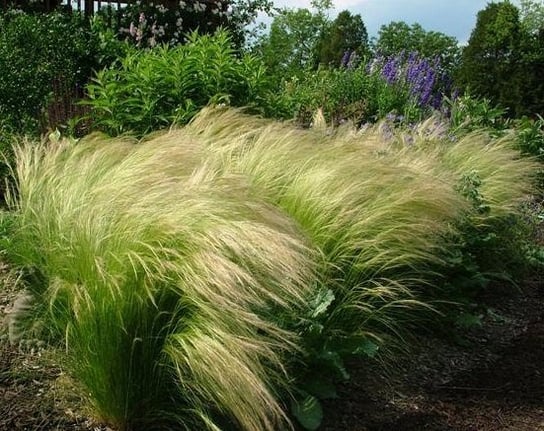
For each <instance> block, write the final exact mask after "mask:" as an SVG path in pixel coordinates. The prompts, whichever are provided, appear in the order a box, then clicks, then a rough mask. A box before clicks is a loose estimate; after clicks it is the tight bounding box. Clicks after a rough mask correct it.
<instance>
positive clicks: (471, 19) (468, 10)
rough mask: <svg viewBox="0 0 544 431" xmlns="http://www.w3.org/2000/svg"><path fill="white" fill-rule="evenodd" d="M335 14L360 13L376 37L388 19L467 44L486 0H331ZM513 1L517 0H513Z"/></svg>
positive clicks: (285, 2)
mask: <svg viewBox="0 0 544 431" xmlns="http://www.w3.org/2000/svg"><path fill="white" fill-rule="evenodd" d="M333 2H334V5H335V6H336V8H335V12H333V13H332V14H331V17H334V16H335V15H336V14H337V13H338V12H340V11H341V10H344V9H347V10H349V11H350V12H352V13H355V14H360V15H361V17H362V18H363V21H364V23H365V25H366V28H367V30H368V34H369V36H370V37H373V36H376V35H377V33H378V30H379V29H380V27H381V26H382V25H384V24H388V23H390V22H391V21H405V22H406V23H408V24H413V23H416V22H417V23H419V24H421V26H422V27H423V28H424V29H425V30H427V31H429V30H434V31H440V32H442V33H445V34H447V35H449V36H454V37H456V38H457V40H458V41H459V42H460V43H462V44H463V43H466V42H467V41H468V38H469V37H470V32H471V31H472V29H473V28H474V25H475V24H476V14H477V13H478V11H479V10H482V9H484V8H485V7H486V5H487V4H488V3H490V1H487V0H333ZM513 3H519V2H518V1H514V2H513ZM274 4H275V6H278V7H283V6H286V7H290V8H308V7H310V0H299V1H295V0H274Z"/></svg>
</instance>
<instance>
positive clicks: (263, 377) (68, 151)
mask: <svg viewBox="0 0 544 431" xmlns="http://www.w3.org/2000/svg"><path fill="white" fill-rule="evenodd" d="M315 124H316V127H315V128H314V129H311V130H301V129H297V128H295V127H293V126H292V125H290V124H281V123H276V122H273V121H270V120H265V119H261V118H257V117H252V116H249V115H245V114H243V113H242V112H240V111H239V110H234V109H217V108H208V109H205V110H203V111H202V112H200V113H199V114H198V115H197V116H196V117H195V118H194V119H193V120H192V121H191V123H190V124H189V125H187V126H186V127H184V128H181V129H172V130H170V131H167V132H159V133H156V134H154V135H151V136H148V137H146V138H145V139H144V140H143V141H141V142H139V143H134V142H131V141H130V140H129V139H126V138H117V139H111V138H106V137H103V136H98V135H94V136H91V137H87V138H85V139H83V140H82V141H81V142H79V143H77V144H71V143H68V142H60V143H50V144H42V145H38V146H31V145H25V146H22V147H20V148H19V149H18V150H17V151H16V153H17V165H16V169H15V171H16V172H15V174H16V175H15V176H16V181H17V183H16V193H14V194H13V195H11V197H10V199H8V202H9V204H10V207H11V209H12V214H11V216H10V222H9V223H6V221H5V220H4V221H3V223H2V224H3V228H5V229H8V230H9V235H8V238H9V241H8V242H7V244H6V248H7V252H8V255H9V256H10V258H11V260H12V261H14V262H15V263H16V264H18V265H19V266H20V267H22V268H23V269H24V274H25V279H26V280H27V285H28V287H27V289H28V292H27V295H29V296H30V297H31V298H33V300H34V308H33V311H32V315H31V316H30V318H31V319H30V321H31V323H32V327H33V328H39V327H40V325H39V323H40V322H41V327H42V328H43V329H44V330H43V331H42V333H43V332H45V333H48V335H49V336H50V339H51V340H52V342H57V343H60V342H62V341H63V342H64V347H65V352H66V353H65V355H66V369H67V371H68V372H69V373H70V375H72V377H73V378H74V380H75V381H76V382H77V383H78V385H79V387H80V390H81V393H82V394H83V395H84V396H85V397H86V398H87V400H88V402H89V406H90V408H91V409H92V411H93V414H94V415H95V416H96V417H97V418H99V419H101V420H104V421H105V422H107V423H109V424H111V425H113V426H115V427H116V428H117V429H120V430H148V429H169V428H174V429H179V428H181V429H187V430H194V429H211V430H219V429H223V428H226V429H231V428H234V429H242V430H247V431H261V430H275V429H286V428H288V427H289V421H288V419H287V418H286V417H285V413H284V412H283V410H282V408H281V405H282V404H281V403H280V402H279V401H278V398H279V397H280V395H281V396H285V395H286V394H289V393H290V392H291V391H292V390H293V387H292V384H293V382H298V383H302V384H304V381H306V382H308V381H313V380H314V379H313V378H312V379H310V378H304V377H303V378H301V375H300V374H299V373H301V372H302V373H303V374H304V373H305V372H306V370H304V369H303V370H302V371H301V368H300V367H299V365H300V364H301V363H302V364H304V366H306V365H317V366H319V367H329V368H332V369H333V370H334V371H336V372H337V373H338V375H340V376H344V377H345V376H346V375H347V373H346V370H345V369H344V367H343V364H342V359H343V358H344V357H345V356H347V355H351V354H364V355H367V356H373V355H375V354H376V352H377V351H378V350H379V349H381V350H384V349H383V348H382V346H384V347H386V346H387V344H385V343H384V342H385V341H388V340H389V339H390V338H392V337H393V336H394V337H399V336H400V337H402V334H403V331H406V330H407V329H410V325H407V324H406V323H410V322H412V321H413V320H414V318H415V317H417V314H416V312H417V311H419V310H421V309H422V308H425V307H426V306H425V304H424V303H423V302H422V301H421V300H420V298H419V297H418V294H419V293H420V292H421V291H423V290H424V289H422V287H425V288H426V289H427V290H432V289H433V288H434V286H435V285H434V283H435V282H436V280H437V279H439V278H440V276H441V274H447V271H448V270H449V268H450V267H451V253H450V248H451V247H454V246H457V242H456V241H457V240H458V239H459V238H461V239H465V240H466V239H467V237H468V236H469V235H470V234H471V233H472V232H473V230H470V229H467V226H472V227H474V228H480V226H481V227H484V226H488V225H491V226H495V224H493V220H494V218H493V217H498V218H500V219H502V218H504V217H507V216H508V215H509V214H511V213H512V212H515V208H516V205H517V203H518V202H519V201H520V200H521V199H522V197H523V196H524V195H525V193H526V191H527V190H529V186H528V181H529V174H527V173H525V172H524V173H521V172H520V170H524V171H527V172H530V171H531V169H532V166H533V165H532V163H531V162H525V161H523V160H521V159H519V158H518V157H517V156H516V154H515V153H514V152H513V151H511V150H510V149H509V147H508V144H507V143H506V141H505V142H503V141H500V142H498V143H497V146H496V147H493V144H492V143H491V142H486V141H485V140H484V139H483V137H482V135H476V134H473V135H469V136H467V137H464V138H463V139H461V140H459V141H456V142H450V141H449V139H448V138H447V137H444V136H438V135H436V136H434V135H432V134H429V133H427V132H424V131H422V132H421V133H420V134H419V135H418V133H413V134H412V135H411V136H410V139H411V140H408V139H407V138H406V139H404V138H402V137H399V136H397V135H396V134H395V133H394V131H389V136H388V137H385V136H384V134H383V127H382V126H376V127H372V128H368V129H366V130H364V131H355V130H352V129H349V128H347V127H345V128H341V129H335V130H331V129H328V128H326V127H323V121H315ZM408 141H410V143H409V145H407V144H405V142H406V143H408ZM499 165H500V166H499ZM510 170H512V171H511V172H510ZM474 172H476V173H474ZM508 178H509V179H510V181H511V182H515V184H511V185H510V186H509V187H508V183H507V179H508ZM478 181H480V182H478ZM484 209H485V211H484ZM498 233H499V234H500V233H501V232H498ZM319 371H320V373H319V376H318V377H316V378H323V375H325V379H326V380H328V379H330V378H331V377H332V376H334V373H329V370H325V371H324V372H323V368H320V370H319ZM306 377H308V376H307V375H306ZM314 377H315V376H314ZM304 391H307V392H308V393H311V390H310V389H309V388H307V387H306V388H304V390H303V394H304V393H306V392H304ZM295 410H296V409H295Z"/></svg>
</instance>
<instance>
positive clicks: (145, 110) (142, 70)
mask: <svg viewBox="0 0 544 431" xmlns="http://www.w3.org/2000/svg"><path fill="white" fill-rule="evenodd" d="M266 85H267V81H266V79H265V77H264V68H263V66H262V64H261V62H260V61H259V60H257V59H256V58H255V57H252V56H248V55H245V56H242V57H238V56H237V55H236V52H235V51H234V49H233V48H232V45H231V41H230V38H229V36H228V35H227V33H225V32H219V33H218V34H216V35H215V36H198V34H197V33H193V34H192V35H191V36H189V43H188V44H187V45H181V46H176V47H174V48H171V47H166V46H162V47H157V48H155V49H153V50H148V51H138V50H132V51H131V52H130V53H129V54H128V55H127V56H126V57H124V58H122V59H120V61H119V64H117V65H114V66H113V67H111V68H109V69H105V70H102V71H100V72H98V73H97V75H96V78H95V79H94V82H93V83H92V84H90V85H89V86H88V87H87V90H88V93H89V102H88V103H89V105H90V106H91V107H92V118H93V120H94V124H95V126H96V127H97V128H98V129H100V130H103V131H105V132H107V133H110V134H113V135H117V134H120V133H124V132H128V131H132V132H135V133H137V134H140V135H142V134H145V133H146V132H149V131H151V130H156V129H160V128H164V127H168V126H169V125H171V124H172V123H185V122H187V121H188V120H189V119H190V118H191V117H192V116H194V115H195V114H196V113H197V112H198V110H199V109H200V108H202V107H203V106H205V105H207V104H208V103H210V102H216V103H219V102H221V103H227V104H232V105H234V106H243V105H254V104H258V103H259V100H260V99H261V98H262V94H263V92H264V89H265V87H266Z"/></svg>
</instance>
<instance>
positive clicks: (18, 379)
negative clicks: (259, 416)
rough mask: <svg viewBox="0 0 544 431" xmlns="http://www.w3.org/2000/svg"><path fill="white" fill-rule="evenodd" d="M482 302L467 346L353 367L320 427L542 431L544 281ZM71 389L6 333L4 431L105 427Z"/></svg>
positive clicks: (1, 367)
mask: <svg viewBox="0 0 544 431" xmlns="http://www.w3.org/2000/svg"><path fill="white" fill-rule="evenodd" d="M10 277H11V276H10V275H9V274H8V273H6V272H5V271H4V272H3V271H2V267H0V280H2V281H3V284H4V285H3V286H2V285H0V292H1V293H0V322H2V320H3V317H4V315H5V314H6V313H7V312H9V308H10V306H11V304H12V303H13V300H14V298H15V294H16V293H15V290H14V289H13V288H11V287H10V286H12V285H13V284H14V280H13V279H10ZM484 302H485V304H486V308H485V312H484V316H483V319H482V322H483V325H482V327H479V328H476V329H472V330H471V331H470V332H469V334H468V336H467V337H466V338H464V342H463V343H458V342H454V341H453V340H449V341H447V340H446V341H445V340H444V339H441V338H440V339H439V338H432V337H430V336H425V337H423V336H422V337H420V338H419V339H418V341H419V342H418V344H417V347H416V348H414V351H413V352H411V353H410V354H409V355H406V358H405V359H403V362H399V363H397V364H394V366H391V367H389V368H388V372H387V373H386V374H384V373H383V372H380V373H378V368H377V367H376V366H373V365H369V364H368V363H367V362H365V363H353V364H351V376H352V377H351V380H350V381H349V382H348V383H346V384H345V385H343V386H341V387H339V390H338V393H339V398H338V399H336V400H329V401H327V402H325V403H324V409H325V422H324V424H323V426H322V427H321V428H320V430H323V431H424V430H428V431H539V430H542V431H544V306H543V305H542V304H543V302H544V283H543V277H542V275H537V276H535V277H533V279H531V280H528V281H527V283H525V284H524V287H523V290H521V291H519V292H514V291H507V292H502V294H500V295H497V294H492V295H489V298H487V299H486V298H484ZM1 334H2V331H1V328H0V335H1ZM380 370H381V368H380ZM66 384H67V379H66V377H65V376H64V375H63V373H62V371H61V370H60V369H59V368H58V367H55V366H52V365H51V361H50V359H49V358H48V352H47V351H46V350H44V349H43V348H42V347H41V346H40V345H39V344H38V343H36V342H33V341H24V342H22V343H20V344H19V345H17V346H10V345H9V343H8V342H7V340H6V336H5V333H4V335H3V336H2V337H1V338H0V431H4V430H6V431H18V430H29V431H39V430H63V431H65V430H66V431H67V430H73V431H90V430H93V431H99V430H101V431H104V430H106V429H107V428H105V427H101V426H99V425H97V424H94V423H93V422H92V421H90V420H89V419H87V418H85V416H84V415H83V414H81V413H80V412H77V411H74V410H73V409H74V406H77V404H78V400H77V399H73V398H72V399H70V398H69V397H70V395H69V392H67V391H66V390H65V388H66ZM195 431H198V430H195Z"/></svg>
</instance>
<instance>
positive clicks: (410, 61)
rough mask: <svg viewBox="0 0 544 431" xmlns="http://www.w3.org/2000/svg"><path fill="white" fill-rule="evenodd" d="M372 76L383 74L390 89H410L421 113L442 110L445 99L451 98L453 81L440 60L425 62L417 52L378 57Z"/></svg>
mask: <svg viewBox="0 0 544 431" xmlns="http://www.w3.org/2000/svg"><path fill="white" fill-rule="evenodd" d="M369 72H371V73H379V74H381V76H382V78H383V79H384V80H385V81H386V82H387V83H388V84H390V85H400V86H403V87H405V88H407V90H408V92H409V94H410V97H411V100H412V102H414V103H415V105H416V106H417V107H418V108H420V109H428V108H431V109H440V107H441V106H442V102H443V99H444V97H445V96H448V97H449V96H450V92H451V87H452V85H451V82H452V81H451V78H450V77H449V76H448V74H447V73H446V72H444V71H443V68H442V66H441V64H440V60H439V59H438V58H435V59H428V58H424V57H422V56H420V55H419V54H418V53H417V52H411V53H409V54H408V55H406V53H405V52H401V53H399V54H397V55H395V56H388V57H382V56H378V57H376V58H375V59H374V60H373V61H372V62H371V63H370V65H369Z"/></svg>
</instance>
